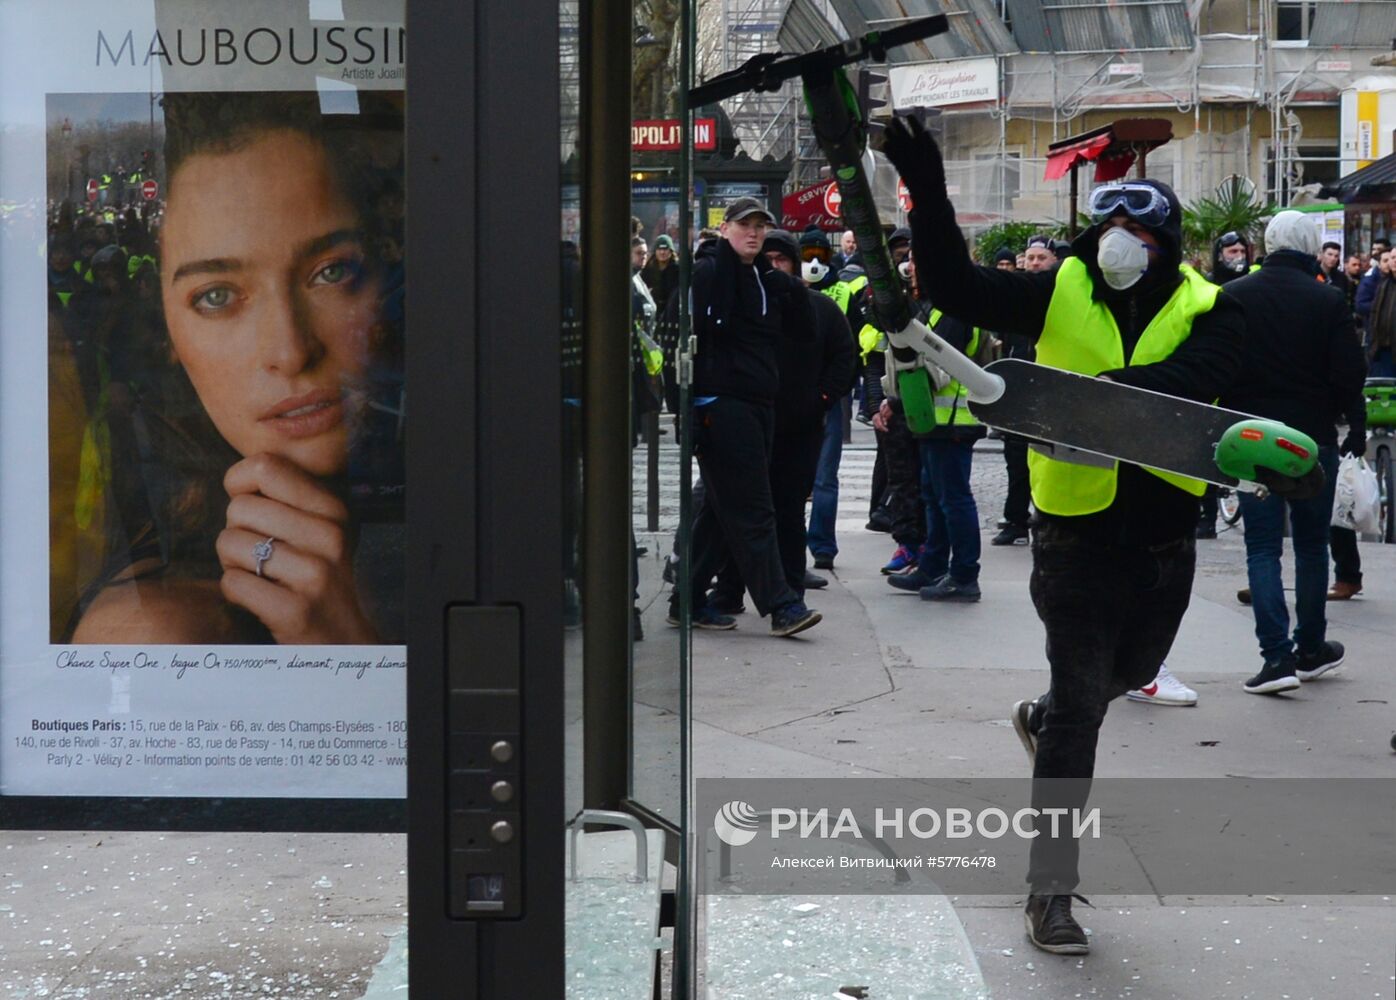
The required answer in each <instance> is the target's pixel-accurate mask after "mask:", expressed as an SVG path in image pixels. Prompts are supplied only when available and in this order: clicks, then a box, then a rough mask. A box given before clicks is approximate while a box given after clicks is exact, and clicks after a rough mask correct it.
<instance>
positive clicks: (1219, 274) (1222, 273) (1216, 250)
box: [1208, 237, 1251, 285]
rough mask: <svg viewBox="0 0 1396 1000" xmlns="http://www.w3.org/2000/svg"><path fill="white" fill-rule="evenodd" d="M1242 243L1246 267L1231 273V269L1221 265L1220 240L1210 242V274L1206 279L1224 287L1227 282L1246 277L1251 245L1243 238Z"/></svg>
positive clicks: (1248, 268)
mask: <svg viewBox="0 0 1396 1000" xmlns="http://www.w3.org/2000/svg"><path fill="white" fill-rule="evenodd" d="M1243 242H1245V244H1246V257H1247V261H1248V262H1247V264H1246V266H1245V267H1244V268H1242V269H1241V270H1239V271H1233V270H1232V269H1231V268H1229V267H1227V266H1226V265H1225V264H1223V263H1222V256H1221V252H1222V245H1221V240H1220V239H1216V240H1213V241H1212V273H1211V274H1210V275H1208V277H1210V278H1211V280H1212V281H1213V282H1215V283H1216V284H1218V285H1224V284H1226V283H1227V282H1228V281H1235V280H1236V279H1237V278H1244V277H1245V276H1246V272H1247V271H1248V270H1250V263H1249V258H1250V251H1251V244H1250V240H1245V239H1244V237H1243Z"/></svg>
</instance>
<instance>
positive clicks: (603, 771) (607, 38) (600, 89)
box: [581, 0, 633, 809]
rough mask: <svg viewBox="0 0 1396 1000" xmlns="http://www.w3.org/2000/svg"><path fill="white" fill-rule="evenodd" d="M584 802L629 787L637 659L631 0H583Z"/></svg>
mask: <svg viewBox="0 0 1396 1000" xmlns="http://www.w3.org/2000/svg"><path fill="white" fill-rule="evenodd" d="M582 10H583V17H582V22H583V23H582V129H581V136H582V150H583V152H582V162H583V167H582V268H583V282H584V287H585V296H584V302H583V305H582V330H583V346H582V364H583V376H582V383H583V389H582V414H583V420H584V423H585V429H584V431H583V435H582V440H583V448H584V450H583V455H584V459H583V461H584V468H585V470H586V475H585V484H584V486H583V490H582V509H583V512H582V586H581V592H582V608H583V614H584V621H585V624H586V628H585V634H584V636H583V638H582V663H583V668H582V669H583V675H584V676H583V682H582V701H583V712H582V715H583V758H582V759H583V782H582V788H583V791H582V795H583V804H584V805H585V806H586V807H587V808H589V809H615V808H617V807H618V806H619V805H620V801H621V799H622V798H624V797H625V795H626V794H627V791H628V789H627V787H626V786H627V771H628V767H627V756H628V755H627V748H628V746H629V740H628V739H627V738H626V737H627V735H628V733H627V732H626V720H627V718H628V713H627V703H628V701H629V667H630V607H631V601H630V544H631V542H630V517H631V514H630V510H631V508H630V476H631V466H630V393H629V392H628V391H624V392H617V391H616V389H617V387H618V386H626V387H629V386H630V384H631V379H630V338H629V335H628V334H629V330H630V62H631V53H630V41H631V38H632V37H633V13H632V9H631V4H630V2H629V0H593V2H591V3H588V4H584V5H583V7H582Z"/></svg>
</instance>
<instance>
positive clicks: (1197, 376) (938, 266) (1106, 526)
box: [911, 181, 1245, 546]
mask: <svg viewBox="0 0 1396 1000" xmlns="http://www.w3.org/2000/svg"><path fill="white" fill-rule="evenodd" d="M1144 183H1147V184H1150V185H1152V186H1153V187H1155V188H1157V189H1158V190H1159V191H1160V192H1162V193H1163V195H1164V196H1165V197H1166V198H1167V199H1168V203H1169V206H1170V211H1169V215H1168V220H1167V222H1165V223H1164V225H1163V226H1161V227H1159V228H1157V229H1152V230H1151V232H1152V233H1153V234H1154V237H1155V238H1156V239H1157V241H1158V244H1159V250H1160V253H1159V257H1158V260H1157V261H1156V262H1155V263H1154V264H1153V265H1152V266H1151V267H1150V268H1149V271H1148V272H1147V273H1146V274H1145V275H1144V277H1143V278H1142V279H1141V280H1140V281H1139V283H1138V284H1136V285H1135V286H1134V287H1132V288H1129V289H1126V290H1124V291H1116V290H1115V289H1112V288H1111V287H1110V286H1109V285H1108V284H1106V282H1105V280H1104V278H1103V277H1102V275H1101V272H1100V266H1099V265H1098V264H1097V263H1096V247H1097V245H1098V242H1099V237H1100V233H1101V230H1102V228H1103V227H1102V226H1092V227H1090V228H1089V229H1087V230H1086V231H1085V232H1083V233H1082V234H1081V235H1080V236H1078V237H1077V238H1076V240H1075V241H1074V242H1073V243H1072V245H1071V251H1072V254H1073V255H1074V256H1076V257H1079V258H1080V259H1081V261H1082V262H1083V263H1084V264H1085V265H1086V270H1087V272H1088V273H1089V274H1090V277H1091V282H1092V284H1093V286H1094V291H1093V293H1092V296H1093V298H1094V299H1095V300H1096V301H1099V302H1103V303H1105V305H1106V306H1107V307H1108V308H1109V310H1110V312H1111V314H1112V315H1113V316H1114V317H1115V323H1116V325H1117V326H1119V328H1120V337H1121V340H1122V342H1123V345H1124V355H1125V357H1126V358H1128V357H1129V356H1130V355H1131V354H1132V353H1133V351H1134V347H1135V345H1136V344H1137V343H1138V342H1139V336H1140V334H1142V333H1143V332H1144V329H1145V328H1146V327H1147V326H1148V325H1149V322H1150V321H1151V320H1152V319H1153V318H1154V315H1155V314H1156V313H1157V312H1158V311H1159V309H1160V308H1162V306H1163V305H1164V303H1166V302H1167V301H1168V299H1169V297H1170V296H1172V294H1173V291H1174V290H1175V289H1176V288H1177V287H1178V284H1179V283H1180V282H1181V281H1182V280H1183V278H1182V275H1181V274H1179V272H1178V266H1179V264H1180V263H1181V261H1182V218H1183V213H1182V207H1181V205H1179V203H1178V198H1177V196H1176V195H1175V194H1174V193H1173V191H1172V189H1171V188H1169V187H1168V185H1166V184H1163V183H1161V182H1159V181H1145V182H1144ZM911 231H912V234H913V236H912V243H913V245H914V246H915V247H916V256H917V259H918V260H922V261H934V262H935V263H934V265H933V266H923V267H921V268H918V270H917V278H918V279H919V281H920V284H921V288H922V294H923V295H925V296H926V297H928V298H930V299H931V300H932V301H934V302H935V303H936V305H937V306H939V307H940V309H941V310H942V311H943V312H945V313H946V315H949V316H955V317H957V318H959V319H962V320H964V321H965V322H966V323H972V324H974V325H976V326H980V327H986V328H988V329H991V330H996V331H1001V332H1003V333H1009V334H1019V335H1021V336H1024V337H1027V338H1029V339H1031V340H1033V341H1036V340H1037V338H1038V337H1040V336H1041V335H1042V327H1043V324H1044V323H1045V322H1046V320H1047V306H1048V304H1049V303H1050V302H1051V300H1052V292H1053V290H1054V289H1055V286H1056V280H1057V272H1056V271H1040V272H1026V271H999V270H997V269H995V268H992V267H979V266H976V265H975V264H974V262H973V261H971V260H970V256H969V250H968V248H967V247H966V246H965V240H964V236H963V235H962V234H961V233H960V229H959V227H958V226H957V225H956V223H955V210H954V207H953V206H952V205H951V204H950V202H949V201H948V200H947V201H943V202H941V203H940V204H939V205H930V206H928V207H927V208H925V209H913V210H912V212H911ZM1244 335H1245V317H1244V315H1243V313H1242V311H1241V308H1240V306H1239V305H1238V304H1237V303H1236V302H1235V301H1234V300H1232V299H1231V298H1230V297H1229V296H1227V294H1226V293H1225V292H1224V291H1223V292H1221V293H1219V294H1218V295H1217V302H1216V305H1215V306H1214V307H1213V309H1212V310H1211V311H1210V312H1208V313H1204V314H1203V315H1201V316H1199V317H1198V318H1197V320H1196V321H1194V323H1193V327H1192V333H1191V335H1190V336H1189V337H1188V338H1187V340H1185V341H1183V343H1182V344H1181V345H1179V347H1178V349H1177V350H1175V351H1174V352H1173V353H1172V354H1171V355H1170V356H1168V357H1167V358H1165V359H1163V360H1162V361H1157V362H1154V363H1153V364H1148V365H1137V366H1127V367H1125V368H1120V369H1116V370H1114V371H1110V372H1102V373H1101V374H1102V375H1109V376H1110V377H1111V378H1112V379H1114V380H1115V381H1116V382H1121V383H1123V384H1125V385H1133V386H1138V387H1140V388H1143V389H1152V390H1154V391H1155V392H1164V393H1168V394H1169V395H1173V396H1181V397H1183V398H1185V399H1193V400H1197V401H1199V402H1207V403H1210V402H1212V401H1213V400H1215V399H1217V398H1218V397H1219V396H1221V395H1222V394H1223V393H1224V392H1225V391H1226V390H1227V388H1228V387H1229V386H1230V385H1231V384H1232V382H1233V380H1234V379H1235V377H1236V375H1237V373H1238V371H1239V369H1240V361H1241V345H1242V339H1243V337H1244ZM1197 516H1198V512H1197V500H1196V498H1194V497H1193V496H1191V495H1190V494H1188V493H1185V492H1184V491H1182V490H1180V489H1178V488H1176V487H1174V486H1170V485H1169V484H1168V483H1165V482H1164V481H1163V480H1162V479H1159V478H1158V477H1157V476H1155V475H1152V474H1151V473H1146V472H1144V471H1143V470H1142V469H1140V468H1139V467H1138V466H1131V465H1126V464H1124V463H1121V465H1120V476H1119V483H1118V488H1117V491H1116V494H1115V501H1114V503H1113V504H1111V506H1110V507H1108V508H1106V509H1105V510H1103V511H1101V512H1099V513H1097V514H1088V515H1084V516H1080V517H1066V518H1057V519H1056V520H1058V521H1061V522H1064V523H1070V525H1071V526H1072V527H1073V528H1074V529H1075V530H1077V531H1078V532H1080V533H1081V534H1083V535H1086V536H1088V537H1090V538H1091V539H1092V540H1095V541H1098V542H1102V543H1105V544H1112V545H1127V546H1148V545H1159V544H1163V543H1166V542H1171V541H1176V540H1178V539H1180V538H1184V537H1188V536H1190V535H1191V534H1192V533H1193V531H1194V530H1195V528H1196V525H1197Z"/></svg>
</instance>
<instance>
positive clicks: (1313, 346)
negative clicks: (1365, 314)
mask: <svg viewBox="0 0 1396 1000" xmlns="http://www.w3.org/2000/svg"><path fill="white" fill-rule="evenodd" d="M1317 244H1318V234H1317V233H1316V232H1315V231H1314V228H1313V224H1312V222H1311V221H1310V220H1309V219H1308V218H1307V217H1306V216H1304V214H1303V213H1301V212H1293V211H1286V212H1280V213H1279V214H1277V215H1276V216H1275V217H1274V218H1273V219H1271V220H1270V224H1269V225H1268V226H1267V227H1266V230H1265V251H1266V255H1265V264H1264V265H1263V266H1262V267H1261V269H1260V270H1259V271H1258V272H1256V273H1255V274H1252V275H1250V276H1248V277H1246V278H1244V279H1242V280H1241V281H1236V282H1233V283H1232V284H1231V285H1229V286H1228V287H1227V292H1228V294H1230V295H1231V296H1232V297H1233V298H1234V299H1236V300H1237V301H1238V302H1240V303H1241V305H1242V306H1243V307H1244V309H1245V315H1246V342H1245V354H1244V356H1243V360H1242V365H1241V373H1240V375H1239V377H1238V378H1237V379H1236V380H1235V382H1233V384H1232V385H1231V387H1230V388H1229V389H1228V390H1227V391H1226V392H1224V393H1223V394H1222V397H1221V405H1222V406H1225V407H1227V408H1229V409H1233V410H1241V411H1242V412H1245V413H1254V414H1257V415H1259V416H1262V417H1268V418H1270V419H1272V420H1278V421H1280V422H1282V423H1284V424H1287V425H1289V426H1290V427H1294V428H1295V429H1297V430H1300V431H1303V432H1304V433H1305V434H1308V435H1309V436H1310V437H1312V438H1313V439H1314V442H1315V443H1316V444H1317V445H1318V446H1319V464H1320V465H1321V466H1322V467H1323V471H1324V473H1325V474H1326V476H1327V480H1328V481H1327V484H1326V486H1325V488H1324V489H1323V490H1322V491H1321V492H1320V493H1319V495H1317V496H1314V497H1310V498H1308V499H1303V500H1295V499H1288V500H1287V499H1286V498H1285V497H1283V496H1280V495H1278V494H1275V493H1272V494H1270V495H1269V496H1267V497H1265V498H1264V499H1261V498H1259V497H1257V496H1256V495H1255V494H1253V493H1242V494H1241V496H1240V500H1241V517H1242V519H1243V520H1244V522H1245V527H1246V569H1247V575H1248V577H1249V583H1250V591H1251V608H1252V610H1253V611H1254V613H1255V634H1256V638H1257V639H1258V640H1259V641H1260V653H1261V656H1262V657H1263V658H1264V666H1263V667H1262V668H1261V671H1260V673H1258V674H1256V675H1255V676H1254V677H1252V678H1250V679H1249V680H1247V681H1246V682H1245V684H1244V687H1245V690H1246V691H1248V692H1250V693H1252V694H1274V693H1278V692H1280V691H1288V690H1293V689H1295V688H1297V687H1299V686H1300V682H1301V681H1308V680H1314V679H1316V678H1318V677H1320V676H1322V675H1323V674H1325V673H1327V672H1328V671H1329V670H1331V669H1333V668H1334V667H1336V666H1337V665H1338V664H1340V663H1342V662H1343V655H1344V651H1343V646H1342V644H1341V643H1338V642H1333V641H1331V640H1329V639H1328V638H1327V626H1328V623H1327V619H1326V618H1325V615H1324V600H1325V598H1326V596H1327V591H1328V537H1329V533H1328V528H1329V522H1330V519H1331V517H1332V511H1333V487H1334V480H1335V476H1336V473H1337V470H1338V432H1337V429H1336V428H1337V423H1338V420H1339V418H1340V417H1341V416H1343V415H1344V414H1345V413H1347V412H1348V411H1349V410H1351V409H1352V408H1353V400H1354V399H1355V398H1356V397H1357V396H1359V395H1360V394H1361V392H1362V382H1363V379H1364V378H1365V377H1366V371H1365V365H1364V364H1363V359H1362V351H1361V348H1360V347H1359V346H1358V343H1357V338H1356V335H1355V334H1354V332H1353V325H1352V313H1350V312H1349V311H1348V308H1347V301H1346V300H1345V299H1344V298H1343V296H1342V293H1340V292H1339V291H1337V290H1336V289H1334V288H1331V287H1329V286H1328V285H1325V284H1322V283H1321V282H1318V281H1316V280H1315V278H1316V277H1317V275H1318V260H1317V250H1318V246H1317ZM1354 430H1355V432H1356V435H1357V437H1358V438H1361V437H1362V435H1363V427H1362V426H1361V420H1360V419H1359V420H1358V422H1357V426H1356V427H1355V428H1354ZM1286 515H1288V521H1289V526H1290V533H1291V536H1292V540H1293V544H1294V591H1295V617H1296V619H1297V624H1296V626H1295V628H1294V632H1293V633H1292V634H1291V633H1290V630H1289V611H1288V609H1287V608H1286V606H1285V595H1284V586H1283V584H1282V582H1281V569H1280V555H1281V552H1282V550H1283V547H1284V526H1285V520H1286Z"/></svg>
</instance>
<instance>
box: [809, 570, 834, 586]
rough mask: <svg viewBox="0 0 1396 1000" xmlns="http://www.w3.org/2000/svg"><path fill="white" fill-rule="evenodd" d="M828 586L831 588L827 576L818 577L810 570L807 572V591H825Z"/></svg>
mask: <svg viewBox="0 0 1396 1000" xmlns="http://www.w3.org/2000/svg"><path fill="white" fill-rule="evenodd" d="M827 586H829V578H828V577H826V576H818V575H816V574H814V573H811V572H810V571H809V570H805V589H806V590H823V589H824V588H825V587H827Z"/></svg>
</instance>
